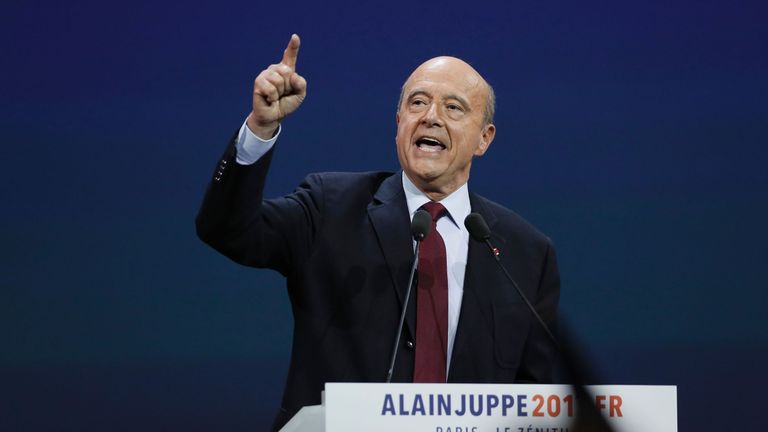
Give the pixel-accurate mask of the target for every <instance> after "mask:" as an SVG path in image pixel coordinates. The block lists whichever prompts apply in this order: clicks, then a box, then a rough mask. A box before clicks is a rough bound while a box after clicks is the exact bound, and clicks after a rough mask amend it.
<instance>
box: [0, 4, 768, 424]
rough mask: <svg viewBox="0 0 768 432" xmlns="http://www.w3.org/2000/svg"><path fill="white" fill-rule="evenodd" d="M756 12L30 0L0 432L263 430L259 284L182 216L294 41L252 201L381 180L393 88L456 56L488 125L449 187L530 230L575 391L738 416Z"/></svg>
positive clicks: (759, 278) (268, 302) (764, 343)
mask: <svg viewBox="0 0 768 432" xmlns="http://www.w3.org/2000/svg"><path fill="white" fill-rule="evenodd" d="M765 23H766V9H765V6H764V3H762V2H759V1H754V2H746V1H731V2H716V1H692V0H681V1H674V2H668V1H664V2H662V1H652V2H635V3H631V4H630V3H624V2H609V1H589V2H567V1H549V2H547V1H545V2H504V3H502V2H499V3H498V4H491V3H483V2H472V3H462V4H460V3H452V2H402V3H399V2H386V3H383V2H382V3H371V4H366V3H363V2H353V1H349V2H326V3H321V2H317V3H312V4H301V3H292V2H282V3H279V2H273V3H265V2H264V3H262V2H245V1H240V2H180V1H176V2H165V3H155V2H146V1H134V2H123V3H120V2H96V1H93V2H64V3H61V2H59V3H56V2H50V1H48V2H46V1H36V2H35V1H25V2H21V1H12V2H11V3H10V4H9V5H6V6H5V7H4V12H3V14H2V16H0V32H2V38H0V46H1V47H2V59H3V61H2V63H3V66H2V68H0V74H1V75H2V79H1V80H0V99H1V100H2V105H1V107H0V125H1V126H2V134H1V135H0V137H1V139H2V143H3V152H2V155H3V156H2V167H3V169H2V178H3V180H2V183H0V190H2V203H3V209H4V210H3V211H2V213H0V214H1V215H2V216H0V217H2V220H1V222H2V224H1V225H0V242H2V257H1V258H2V259H1V260H0V262H2V274H1V275H0V284H1V285H0V289H1V291H0V430H3V431H38V430H40V431H42V430H80V431H85V430H87V431H90V430H93V431H96V430H111V431H122V430H126V431H127V430H187V431H197V430H200V431H202V430H206V431H207V430H230V431H239V430H243V431H245V430H264V429H266V428H267V427H268V426H269V425H270V424H271V421H272V416H273V414H274V412H275V409H276V407H277V406H278V403H279V398H280V395H281V391H282V386H283V383H284V379H285V373H286V369H287V366H286V364H287V359H288V356H289V350H290V337H291V325H292V324H291V316H290V309H289V305H288V300H287V295H286V293H285V291H284V288H283V281H282V279H281V278H280V277H279V276H278V275H277V274H275V273H273V272H270V271H266V270H254V269H247V268H242V267H239V266H237V265H235V264H233V263H231V262H229V261H227V260H226V259H225V258H223V257H221V256H219V255H218V254H216V253H215V252H214V251H212V250H210V249H209V248H207V247H206V246H205V245H203V244H202V243H201V242H200V241H199V240H197V238H196V236H195V233H194V225H193V220H194V216H195V213H196V209H197V206H198V205H199V202H200V200H201V198H202V194H203V192H204V190H205V187H206V182H207V180H208V179H209V178H210V174H211V172H212V169H213V167H214V164H215V163H216V161H217V158H218V156H219V154H220V152H221V151H222V150H223V148H224V146H225V144H226V141H227V139H228V138H229V137H230V135H231V133H232V132H233V131H234V130H235V129H236V128H238V127H239V126H240V124H241V122H242V121H243V119H244V118H245V116H246V114H247V112H248V110H249V103H250V92H251V86H252V80H253V78H254V77H255V76H256V74H258V72H259V71H260V70H261V69H263V68H264V67H265V66H267V65H268V64H269V63H273V62H277V61H279V59H280V56H281V54H282V50H283V48H284V46H285V44H286V43H287V41H288V38H289V36H290V34H291V33H292V32H296V33H298V34H300V35H301V37H302V48H301V53H300V55H299V62H298V71H299V72H300V73H301V74H302V75H303V76H305V77H306V78H307V80H308V83H309V92H308V97H307V100H306V102H305V104H304V105H303V106H302V107H301V109H300V110H299V111H298V112H297V113H296V114H295V115H294V116H292V117H291V118H289V119H288V120H287V121H286V122H285V124H284V132H283V134H282V135H281V138H280V144H279V147H280V148H279V149H278V152H277V154H276V157H275V160H274V163H273V167H274V169H273V172H272V175H271V177H270V179H269V184H268V191H267V192H268V195H273V196H274V195H279V194H284V193H287V192H289V191H290V190H292V188H293V187H294V186H295V185H296V184H298V182H299V181H300V180H301V179H302V178H303V177H304V175H305V174H307V173H309V172H313V171H328V170H371V169H396V168H397V159H396V156H395V151H394V136H395V124H394V110H395V105H396V102H397V97H398V92H399V88H400V85H401V84H402V82H403V81H404V80H405V78H406V77H407V76H408V74H409V73H410V71H411V70H412V69H413V68H414V67H415V66H417V65H418V64H419V63H421V62H422V61H423V60H425V59H426V58H429V57H432V56H435V55H440V54H450V55H455V56H459V57H462V58H464V59H466V60H467V61H469V62H470V63H472V64H473V65H474V66H475V67H476V68H477V69H478V70H479V71H480V72H481V73H483V74H484V75H485V76H486V77H487V79H488V81H490V82H491V83H492V84H493V85H494V87H495V89H496V93H497V96H498V110H497V113H498V114H497V117H496V124H497V126H498V134H497V137H496V141H495V142H494V144H493V146H492V147H491V149H490V151H489V153H488V154H487V155H486V156H485V157H484V158H482V159H479V160H477V161H476V164H475V166H474V170H473V175H472V178H471V180H470V184H471V187H472V188H473V189H474V190H476V191H479V192H480V193H482V194H484V195H486V196H489V197H491V198H493V199H495V200H497V201H499V202H501V203H503V204H505V205H507V206H508V207H510V208H512V209H515V210H516V211H517V212H518V213H520V214H522V215H523V216H524V217H526V218H527V219H528V220H530V221H531V222H533V223H534V224H536V225H537V226H538V227H539V228H541V230H542V231H544V232H546V233H547V234H549V235H550V236H551V237H552V239H553V240H554V242H555V244H556V246H557V248H558V253H559V260H560V264H561V271H562V278H563V291H562V312H563V316H564V318H565V319H566V320H567V322H568V323H569V324H570V326H571V327H572V329H573V330H574V331H575V332H576V334H577V335H578V337H579V339H580V340H581V341H582V342H583V343H584V344H585V345H586V346H587V347H588V352H589V356H590V358H591V359H592V360H594V361H595V363H596V365H597V366H596V367H597V370H598V372H599V377H600V380H601V382H605V383H620V384H635V383H636V384H675V385H678V386H679V387H678V397H679V412H680V422H679V423H680V427H681V430H718V429H719V430H738V429H746V428H747V427H758V428H759V427H760V426H761V425H762V427H764V426H765V420H764V419H763V418H762V417H761V418H758V415H759V414H760V413H762V409H763V403H764V402H765V397H764V393H765V387H766V385H768V378H767V374H766V373H765V371H764V365H765V364H768V336H766V331H767V330H768V325H767V324H768V320H766V318H765V312H764V311H765V309H766V306H768V304H766V303H768V296H767V295H766V293H765V290H766V282H765V273H766V272H765V270H764V268H762V267H761V265H764V264H765V262H766V258H767V257H768V256H767V255H768V254H766V252H765V247H766V244H768V228H766V220H768V200H767V199H766V196H767V195H768V194H766V192H768V170H766V164H767V163H768V150H766V146H767V145H768V108H766V100H768V80H766V76H768V55H767V54H766V53H768V46H767V45H768V26H766V25H765Z"/></svg>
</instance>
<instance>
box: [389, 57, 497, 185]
mask: <svg viewBox="0 0 768 432" xmlns="http://www.w3.org/2000/svg"><path fill="white" fill-rule="evenodd" d="M487 97H488V88H487V86H486V84H485V82H484V81H483V79H482V78H481V77H480V75H479V74H478V73H477V72H476V71H475V70H474V69H472V68H471V67H470V66H469V65H467V64H466V63H464V62H463V61H461V60H459V59H456V58H452V57H438V58H435V59H432V60H429V61H427V62H426V63H424V64H423V65H421V66H419V67H418V68H417V69H416V70H415V71H414V72H413V74H411V76H410V78H408V81H406V83H405V86H404V87H403V100H402V101H401V105H400V110H399V112H398V115H397V137H396V141H397V157H398V159H399V160H400V165H401V166H402V168H403V170H404V171H405V173H406V175H408V178H410V179H411V181H413V182H414V184H416V186H418V187H419V189H421V190H422V191H423V192H425V193H427V195H429V196H430V198H433V199H435V198H436V199H442V198H443V197H445V196H446V195H448V194H450V193H451V192H453V191H455V190H456V189H458V188H459V187H461V185H463V184H464V183H466V182H467V180H468V179H469V169H470V166H471V164H472V158H473V157H474V156H481V155H483V154H484V153H485V151H486V150H487V149H488V146H489V145H490V144H491V141H492V140H493V137H494V134H495V132H496V129H495V127H494V126H493V125H492V124H487V125H486V124H485V123H484V113H485V107H486V101H487Z"/></svg>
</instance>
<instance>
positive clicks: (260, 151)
mask: <svg viewBox="0 0 768 432" xmlns="http://www.w3.org/2000/svg"><path fill="white" fill-rule="evenodd" d="M281 130H282V127H278V129H277V133H275V136H274V137H272V138H271V139H268V140H263V139H261V138H259V137H257V136H256V135H254V134H253V132H251V130H250V129H249V128H248V127H247V126H246V123H245V122H244V123H243V126H242V127H241V128H240V133H239V134H238V136H237V143H236V144H235V146H236V148H237V163H239V164H241V165H250V164H253V163H254V162H256V161H257V160H259V158H261V157H262V156H264V155H265V154H266V153H267V152H268V151H269V150H270V149H271V148H272V146H274V144H275V142H276V141H277V137H278V136H279V135H280V131H281ZM402 180H403V191H404V192H405V201H406V203H407V204H408V213H410V215H411V219H413V215H414V214H415V213H416V210H418V209H419V207H421V206H422V205H424V204H426V203H427V202H429V201H430V199H429V197H427V196H426V195H425V194H424V192H422V191H421V190H419V188H417V187H416V185H414V184H413V182H412V181H411V180H410V179H409V178H408V176H407V175H405V172H403V176H402ZM440 204H442V205H443V206H444V207H445V208H446V210H448V215H446V216H443V217H441V218H440V219H439V220H438V221H437V231H438V232H439V233H440V235H441V236H442V237H443V242H445V256H446V259H447V262H446V268H447V269H448V353H447V354H448V356H447V358H448V361H447V362H446V365H445V367H446V371H445V376H448V371H449V370H450V366H451V354H452V353H453V341H454V339H455V336H456V328H457V327H458V325H459V313H460V312H461V299H462V296H463V295H464V272H465V271H466V268H467V252H468V250H469V232H468V231H467V229H466V228H465V227H464V219H465V218H466V217H467V215H469V213H470V211H471V206H470V203H469V190H468V188H467V184H466V183H465V184H464V185H462V186H461V187H460V188H458V189H457V190H456V191H454V192H453V193H452V194H450V195H448V196H447V197H445V199H443V200H442V201H440ZM414 247H416V242H415V241H414Z"/></svg>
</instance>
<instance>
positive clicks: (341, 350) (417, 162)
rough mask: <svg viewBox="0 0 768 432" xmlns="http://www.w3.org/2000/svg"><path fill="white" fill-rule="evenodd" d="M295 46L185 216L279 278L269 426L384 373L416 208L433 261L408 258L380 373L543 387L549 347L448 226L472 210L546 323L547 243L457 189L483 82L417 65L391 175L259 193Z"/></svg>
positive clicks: (487, 135)
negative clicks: (280, 322) (412, 285)
mask: <svg viewBox="0 0 768 432" xmlns="http://www.w3.org/2000/svg"><path fill="white" fill-rule="evenodd" d="M298 49H299V39H298V36H296V35H294V36H292V37H291V41H290V43H289V45H288V47H287V48H286V50H285V53H284V55H283V60H282V61H281V63H279V64H276V65H271V66H269V67H268V68H267V69H266V70H264V71H262V72H261V73H260V74H259V76H258V77H257V78H256V80H255V83H254V93H253V111H252V112H251V113H250V115H249V116H248V119H247V120H246V123H245V124H244V125H243V127H242V128H241V130H240V132H239V133H238V134H237V135H236V136H235V137H234V138H233V140H232V142H230V144H229V146H228V147H227V149H226V151H225V153H224V155H223V157H222V159H221V161H220V163H219V165H218V167H217V169H216V172H215V174H214V176H213V180H212V182H211V184H210V186H209V188H208V191H207V193H206V196H205V200H204V202H203V205H202V207H201V209H200V212H199V214H198V218H197V229H198V235H199V236H200V237H201V238H202V239H203V240H204V241H205V242H206V243H208V244H210V245H211V246H213V247H214V248H216V249H217V250H218V251H220V252H221V253H223V254H225V255H226V256H228V257H230V258H231V259H233V260H235V261H236V262H238V263H241V264H244V265H249V266H254V267H267V268H272V269H275V270H277V271H279V272H281V273H282V274H283V275H284V276H285V277H286V279H287V286H288V294H289V296H290V299H291V305H292V309H293V317H294V339H293V350H292V355H291V364H290V369H289V373H288V381H287V384H286V389H285V393H284V397H283V403H282V408H281V412H280V413H279V414H278V417H277V419H276V421H275V429H278V428H279V427H281V426H282V425H283V424H284V423H285V422H287V421H288V420H289V419H290V417H291V416H293V415H294V414H295V413H296V412H297V411H298V410H299V409H300V408H301V407H302V406H304V405H314V404H318V403H319V402H320V392H321V390H322V389H323V385H324V383H325V382H344V381H351V382H377V381H379V382H380V381H384V379H385V376H386V372H387V369H388V363H389V359H390V352H391V350H392V347H393V345H394V343H395V334H394V333H395V330H396V329H397V324H398V319H399V316H400V313H401V311H402V308H403V307H405V305H403V302H404V296H405V291H406V287H407V285H408V276H409V268H410V266H411V263H412V261H413V259H414V249H413V248H414V241H413V238H412V237H411V233H410V221H411V218H412V217H413V214H414V213H415V212H416V211H417V210H418V209H419V208H420V207H423V206H426V207H428V208H439V211H438V213H439V214H438V215H437V216H434V222H433V228H434V230H433V231H434V233H432V232H431V233H430V234H429V235H430V236H433V235H434V236H439V237H440V240H439V241H437V243H433V245H435V244H436V245H439V246H430V248H433V250H434V251H437V252H434V253H433V252H430V254H433V255H434V254H437V255H435V256H438V257H439V260H438V261H440V262H439V263H438V264H439V265H437V266H436V267H434V268H433V267H431V265H432V264H431V263H427V264H429V266H428V265H426V264H423V263H422V260H421V259H420V260H419V284H418V288H417V289H416V290H415V291H416V292H417V295H412V296H411V297H410V301H409V305H408V309H407V311H408V312H407V315H406V317H407V318H406V325H405V327H404V330H403V333H402V335H401V342H402V343H401V344H400V345H399V346H398V347H397V349H398V357H397V362H396V364H395V368H394V377H393V381H400V382H411V381H419V382H425V381H432V382H434V381H442V382H445V381H448V382H468V383H471V382H499V383H511V382H540V383H546V382H550V381H551V379H552V370H553V364H554V359H555V348H554V347H553V346H552V344H551V343H550V341H549V340H548V339H547V337H546V334H545V332H544V330H543V329H542V328H541V327H540V326H539V325H538V324H537V323H536V322H535V320H533V318H532V316H531V314H530V312H529V311H528V310H527V309H526V307H525V304H524V303H523V302H522V300H521V299H520V298H519V296H518V294H517V293H516V292H515V289H514V287H513V286H512V285H511V284H510V283H509V282H508V281H507V280H506V279H505V278H504V275H503V274H502V273H501V272H500V271H499V269H498V268H497V267H496V263H494V262H493V257H492V256H491V254H490V252H489V250H488V249H487V248H486V247H485V245H483V244H481V243H478V242H475V241H473V240H470V239H469V235H468V233H467V231H466V229H465V228H464V225H463V221H464V218H465V217H466V215H467V214H469V212H470V211H472V212H477V213H480V214H481V215H482V216H483V217H484V218H485V220H486V221H487V223H488V225H489V226H490V229H491V232H492V240H493V242H494V243H495V244H496V245H497V246H498V247H499V249H500V250H501V258H502V262H503V264H504V265H505V266H506V267H507V268H508V269H509V271H510V273H511V274H512V276H513V277H514V279H515V280H516V281H517V283H518V284H519V286H520V287H521V288H522V290H523V291H524V292H525V294H526V295H527V296H528V298H530V299H531V301H532V303H533V304H534V306H535V307H536V309H537V310H538V312H539V314H540V315H541V316H542V317H543V319H544V320H545V321H546V322H547V323H548V324H549V325H550V326H551V325H553V324H554V321H555V315H556V309H557V303H558V297H559V289H560V288H559V275H558V271H557V264H556V261H555V254H554V249H553V247H552V245H551V243H550V241H549V239H548V238H547V237H546V236H544V235H543V234H541V233H539V232H538V231H536V230H535V229H534V228H533V227H532V226H531V225H529V224H528V223H527V222H525V221H524V220H523V219H522V218H520V217H519V216H518V215H516V214H515V213H513V212H512V211H510V210H507V209H505V208H504V207H502V206H500V205H498V204H495V203H493V202H491V201H489V200H487V199H485V198H482V197H480V196H478V195H476V194H474V193H471V192H469V190H468V188H467V181H468V179H469V171H470V166H471V162H472V159H473V158H474V157H475V156H481V155H483V154H484V153H485V151H486V150H487V149H488V146H489V145H490V144H491V142H492V141H493V138H494V135H495V131H496V129H495V126H494V124H493V121H492V120H493V111H494V100H493V91H492V89H491V87H490V85H488V84H487V83H486V82H485V80H484V79H483V78H482V77H481V76H480V74H478V73H477V72H476V71H475V70H474V69H473V68H472V67H471V66H469V65H468V64H466V63H464V62H463V61H461V60H459V59H456V58H452V57H438V58H435V59H431V60H429V61H427V62H425V63H424V64H422V65H421V66H419V68H417V69H416V70H415V71H414V72H413V73H412V74H411V76H410V77H409V78H408V80H407V81H406V83H405V85H404V86H403V90H402V94H401V101H400V103H399V107H398V113H397V125H398V128H397V138H396V145H397V154H398V158H399V160H400V164H401V167H402V169H403V171H401V172H398V173H391V172H368V173H324V174H314V175H310V176H308V177H307V178H306V180H305V181H304V182H303V183H302V184H301V185H300V186H299V188H298V189H297V190H296V191H295V192H294V193H292V194H290V195H288V196H285V197H282V198H277V199H269V200H264V199H263V197H262V192H263V187H264V180H265V177H266V175H267V171H268V168H269V165H270V160H271V158H272V153H273V151H274V149H273V146H274V143H275V140H276V138H277V135H279V129H280V127H279V125H280V121H281V120H282V119H283V118H284V117H285V116H287V115H289V114H290V113H292V112H293V111H294V110H296V108H298V106H299V105H300V104H301V102H302V101H303V100H304V97H305V96H306V81H305V80H304V78H302V77H301V76H300V75H298V74H297V73H296V71H295V68H296V59H297V56H298ZM435 203H439V204H435ZM428 239H429V236H428ZM432 239H433V240H434V239H435V237H432ZM426 242H427V239H425V243H426ZM422 247H423V248H425V247H426V246H422ZM435 269H437V270H435ZM441 269H442V270H441ZM432 272H434V274H433V273H432ZM425 287H426V288H425ZM435 293H438V294H435ZM426 305H430V310H427V309H426ZM425 317H428V318H425ZM434 334H437V336H433V335H434ZM430 338H432V339H430ZM435 347H436V348H435ZM425 359H426V360H425ZM433 360H435V361H434V362H433Z"/></svg>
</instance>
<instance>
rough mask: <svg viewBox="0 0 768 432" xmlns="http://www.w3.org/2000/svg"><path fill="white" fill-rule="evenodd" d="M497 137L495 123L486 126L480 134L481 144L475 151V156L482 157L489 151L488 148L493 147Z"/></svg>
mask: <svg viewBox="0 0 768 432" xmlns="http://www.w3.org/2000/svg"><path fill="white" fill-rule="evenodd" d="M495 136H496V126H494V125H493V123H489V124H487V125H485V127H484V128H483V132H482V133H481V134H480V144H479V145H478V146H477V148H476V149H475V156H482V155H484V154H485V152H486V151H488V147H490V146H491V143H492V142H493V138H494V137H495Z"/></svg>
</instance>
